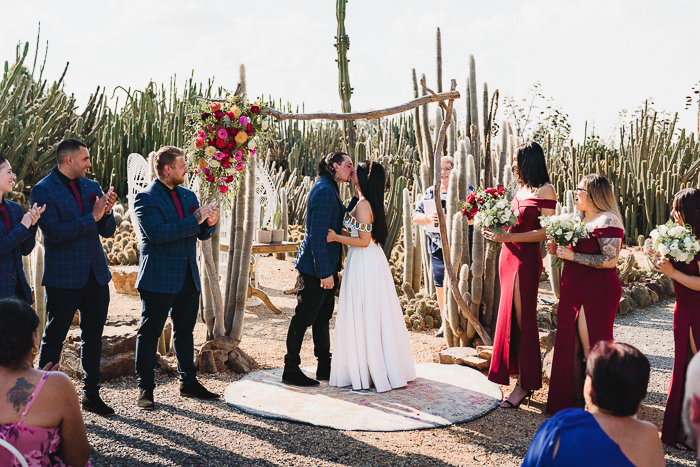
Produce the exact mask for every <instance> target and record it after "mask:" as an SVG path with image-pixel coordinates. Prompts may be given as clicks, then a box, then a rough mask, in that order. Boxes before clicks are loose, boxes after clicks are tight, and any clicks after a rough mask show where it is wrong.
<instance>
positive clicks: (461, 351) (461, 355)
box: [437, 347, 478, 365]
mask: <svg viewBox="0 0 700 467" xmlns="http://www.w3.org/2000/svg"><path fill="white" fill-rule="evenodd" d="M477 353H478V352H477V350H476V349H475V348H473V347H450V348H449V349H445V350H443V351H442V352H440V353H439V354H438V355H439V356H440V357H439V361H438V362H437V363H443V364H447V365H450V364H453V363H460V362H459V360H464V359H465V358H468V357H476V355H477Z"/></svg>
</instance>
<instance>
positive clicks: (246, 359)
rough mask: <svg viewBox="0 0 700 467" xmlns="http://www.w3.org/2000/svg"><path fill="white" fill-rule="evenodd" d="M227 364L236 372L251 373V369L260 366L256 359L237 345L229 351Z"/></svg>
mask: <svg viewBox="0 0 700 467" xmlns="http://www.w3.org/2000/svg"><path fill="white" fill-rule="evenodd" d="M226 366H228V367H229V368H230V369H231V371H233V372H234V373H250V372H251V371H253V370H257V369H258V368H260V366H259V365H258V363H257V362H256V361H255V359H253V357H251V356H250V355H248V354H247V353H245V352H244V351H243V349H241V348H240V347H237V348H235V349H233V350H232V351H230V352H229V354H228V360H226Z"/></svg>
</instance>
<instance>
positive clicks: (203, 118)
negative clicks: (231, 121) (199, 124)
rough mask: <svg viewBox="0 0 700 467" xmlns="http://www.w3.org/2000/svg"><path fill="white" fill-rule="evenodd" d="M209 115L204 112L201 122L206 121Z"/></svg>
mask: <svg viewBox="0 0 700 467" xmlns="http://www.w3.org/2000/svg"><path fill="white" fill-rule="evenodd" d="M209 115H211V114H210V113H209V112H204V113H203V114H202V120H206V119H207V118H209Z"/></svg>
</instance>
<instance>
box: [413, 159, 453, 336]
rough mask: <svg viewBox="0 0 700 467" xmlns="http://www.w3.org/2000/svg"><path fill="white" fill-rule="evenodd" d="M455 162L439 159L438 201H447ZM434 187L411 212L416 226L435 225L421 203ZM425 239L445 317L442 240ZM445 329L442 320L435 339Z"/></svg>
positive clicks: (430, 196) (432, 195) (434, 217)
mask: <svg viewBox="0 0 700 467" xmlns="http://www.w3.org/2000/svg"><path fill="white" fill-rule="evenodd" d="M454 164H455V160H454V159H453V158H452V157H450V156H444V157H442V158H441V159H440V200H441V201H445V200H447V188H448V186H449V184H450V173H452V169H453V168H454ZM433 191H434V187H433V186H429V187H428V189H427V190H425V193H423V199H422V200H421V201H420V202H419V203H418V205H417V206H416V209H414V210H413V222H414V223H416V224H418V225H428V224H432V223H437V221H438V215H437V212H436V211H435V212H432V213H430V214H426V213H425V204H424V203H423V201H425V200H430V199H435V193H434V192H433ZM435 206H436V207H437V206H442V203H441V202H437V201H436V202H435ZM425 235H426V237H427V240H428V243H427V246H428V253H429V255H430V267H431V269H432V271H433V282H434V283H435V293H436V294H437V299H438V306H439V307H440V314H441V315H442V316H445V313H444V310H445V292H444V288H443V285H442V282H443V280H444V278H445V260H444V258H443V256H442V240H441V239H440V233H439V232H438V233H435V232H426V234H425ZM444 329H445V320H444V319H443V320H442V326H441V327H440V329H439V330H438V332H437V333H436V334H435V335H436V336H437V337H442V336H443V333H444Z"/></svg>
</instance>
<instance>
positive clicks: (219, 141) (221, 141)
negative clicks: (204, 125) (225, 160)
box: [216, 138, 228, 149]
mask: <svg viewBox="0 0 700 467" xmlns="http://www.w3.org/2000/svg"><path fill="white" fill-rule="evenodd" d="M227 145H228V143H227V142H226V140H225V139H221V138H217V139H216V147H217V148H219V149H222V148H225V147H226V146H227Z"/></svg>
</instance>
